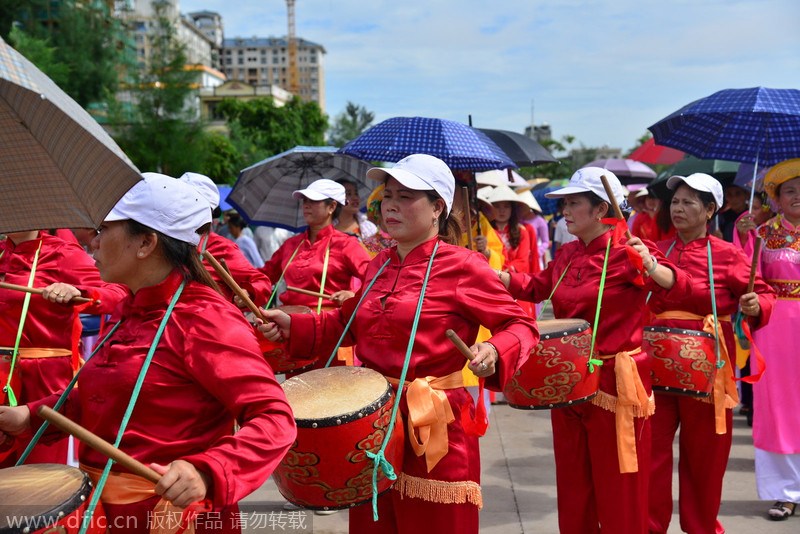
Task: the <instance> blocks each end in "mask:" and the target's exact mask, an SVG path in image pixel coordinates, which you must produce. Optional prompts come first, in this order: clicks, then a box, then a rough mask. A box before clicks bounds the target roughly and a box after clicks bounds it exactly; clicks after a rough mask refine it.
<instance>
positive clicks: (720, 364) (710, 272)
mask: <svg viewBox="0 0 800 534" xmlns="http://www.w3.org/2000/svg"><path fill="white" fill-rule="evenodd" d="M706 245H707V247H706V248H707V249H708V283H709V285H710V286H711V313H713V314H714V352H715V353H716V356H717V369H722V367H723V366H724V365H725V362H724V361H722V358H720V355H719V334H718V333H717V328H718V326H717V325H718V324H719V319H718V318H717V296H716V294H715V291H714V265H713V264H712V263H711V240H708V241H707V242H706Z"/></svg>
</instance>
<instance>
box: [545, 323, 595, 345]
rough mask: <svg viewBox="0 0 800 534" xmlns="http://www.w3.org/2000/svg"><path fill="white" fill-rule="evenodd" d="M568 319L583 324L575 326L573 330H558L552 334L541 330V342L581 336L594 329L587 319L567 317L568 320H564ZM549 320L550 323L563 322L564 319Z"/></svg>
mask: <svg viewBox="0 0 800 534" xmlns="http://www.w3.org/2000/svg"><path fill="white" fill-rule="evenodd" d="M566 319H571V320H573V321H581V322H580V323H579V324H577V325H575V326H573V327H572V328H567V329H564V328H562V329H560V330H557V331H555V332H550V333H547V334H544V333H542V332H541V330H540V331H539V341H547V340H550V339H556V338H560V337H566V336H574V335H575V334H580V333H581V332H585V331H586V330H589V329H591V328H592V325H590V324H589V321H587V320H585V319H573V318H571V317H567V318H565V319H563V320H566ZM548 320H550V321H559V320H562V319H548Z"/></svg>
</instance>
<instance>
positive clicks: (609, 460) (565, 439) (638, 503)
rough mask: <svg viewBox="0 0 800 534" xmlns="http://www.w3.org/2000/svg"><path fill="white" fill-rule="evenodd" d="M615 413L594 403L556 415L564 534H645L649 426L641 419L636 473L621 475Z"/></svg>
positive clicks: (560, 410)
mask: <svg viewBox="0 0 800 534" xmlns="http://www.w3.org/2000/svg"><path fill="white" fill-rule="evenodd" d="M615 416H616V414H614V413H613V412H610V411H608V410H604V409H603V408H599V407H597V406H595V405H593V404H591V403H590V402H585V403H583V404H579V405H577V406H574V407H569V408H558V409H556V410H553V411H552V417H551V419H552V424H553V448H554V452H555V459H556V484H557V494H558V526H559V530H560V532H561V534H598V533H603V534H644V533H645V532H646V531H647V527H646V524H647V486H648V479H649V475H650V422H649V420H648V419H645V418H636V419H635V420H634V427H635V430H636V456H637V458H638V462H639V471H638V472H637V473H625V474H622V473H620V472H619V460H618V457H617V436H616V423H615Z"/></svg>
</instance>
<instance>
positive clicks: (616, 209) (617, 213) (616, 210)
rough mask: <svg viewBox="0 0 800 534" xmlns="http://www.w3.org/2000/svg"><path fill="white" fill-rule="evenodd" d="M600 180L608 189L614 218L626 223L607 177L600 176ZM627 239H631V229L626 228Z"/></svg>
mask: <svg viewBox="0 0 800 534" xmlns="http://www.w3.org/2000/svg"><path fill="white" fill-rule="evenodd" d="M600 180H601V181H602V182H603V187H604V188H605V189H606V196H608V201H609V202H610V203H611V208H612V209H613V210H614V216H615V217H616V218H617V219H619V220H621V221H624V220H625V217H624V216H623V215H622V210H621V209H619V204H617V197H615V196H614V192H613V191H612V190H611V185H609V183H608V180H607V179H606V177H605V175H602V176H600ZM625 237H627V238H628V239H630V238H631V237H633V236H631V231H630V229H629V228H625Z"/></svg>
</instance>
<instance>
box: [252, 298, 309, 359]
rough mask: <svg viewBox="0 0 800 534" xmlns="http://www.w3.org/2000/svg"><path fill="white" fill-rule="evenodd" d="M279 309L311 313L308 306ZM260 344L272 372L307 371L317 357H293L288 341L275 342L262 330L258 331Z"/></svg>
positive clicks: (281, 307)
mask: <svg viewBox="0 0 800 534" xmlns="http://www.w3.org/2000/svg"><path fill="white" fill-rule="evenodd" d="M278 309H279V310H281V311H283V312H285V313H311V308H309V307H308V306H280V307H279V308H278ZM256 337H257V338H258V344H259V345H261V352H263V353H264V358H266V360H267V363H268V364H269V365H270V367H272V372H273V373H275V374H276V375H279V374H284V373H289V372H292V373H294V372H298V371H305V370H307V369H310V368H311V366H312V365H314V362H316V361H317V359H316V358H310V359H309V358H302V359H301V358H292V356H291V355H290V354H289V351H288V347H287V345H288V344H287V343H286V342H285V341H284V342H281V343H274V342H272V341H270V340H269V339H267V338H265V337H264V335H263V334H261V333H260V332H256Z"/></svg>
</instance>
